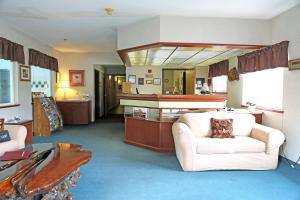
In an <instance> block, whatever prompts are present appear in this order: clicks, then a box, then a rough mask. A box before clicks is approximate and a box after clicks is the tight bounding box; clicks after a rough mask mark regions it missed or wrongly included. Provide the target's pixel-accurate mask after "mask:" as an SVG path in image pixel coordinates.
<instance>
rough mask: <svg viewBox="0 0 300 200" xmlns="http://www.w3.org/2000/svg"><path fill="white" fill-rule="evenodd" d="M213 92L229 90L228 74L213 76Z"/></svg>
mask: <svg viewBox="0 0 300 200" xmlns="http://www.w3.org/2000/svg"><path fill="white" fill-rule="evenodd" d="M212 84H213V92H227V76H217V77H213V78H212Z"/></svg>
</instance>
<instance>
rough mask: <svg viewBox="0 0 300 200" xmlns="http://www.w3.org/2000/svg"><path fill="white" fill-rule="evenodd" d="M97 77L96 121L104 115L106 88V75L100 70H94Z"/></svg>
mask: <svg viewBox="0 0 300 200" xmlns="http://www.w3.org/2000/svg"><path fill="white" fill-rule="evenodd" d="M94 76H95V79H94V80H95V82H94V84H95V87H94V88H95V119H99V118H101V117H103V115H104V104H105V98H104V87H105V78H104V73H103V72H102V71H99V70H96V69H95V70H94Z"/></svg>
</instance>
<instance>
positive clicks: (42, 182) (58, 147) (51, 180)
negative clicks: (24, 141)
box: [0, 143, 92, 200]
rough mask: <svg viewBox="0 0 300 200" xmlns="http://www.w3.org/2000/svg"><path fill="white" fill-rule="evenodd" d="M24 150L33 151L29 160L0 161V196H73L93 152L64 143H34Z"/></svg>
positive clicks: (14, 197) (42, 197)
mask: <svg viewBox="0 0 300 200" xmlns="http://www.w3.org/2000/svg"><path fill="white" fill-rule="evenodd" d="M25 149H26V150H31V151H32V154H31V156H30V158H29V159H27V160H20V161H0V199H1V200H2V199H18V200H25V199H26V200H29V199H43V200H48V199H72V195H71V194H70V192H69V189H70V188H71V187H73V186H74V185H75V184H76V183H77V181H78V179H79V177H80V172H79V168H80V166H81V165H83V164H85V163H87V162H88V161H89V160H90V159H91V157H92V153H91V152H90V151H84V150H81V145H77V144H65V143H41V144H33V145H28V146H27V147H26V148H25Z"/></svg>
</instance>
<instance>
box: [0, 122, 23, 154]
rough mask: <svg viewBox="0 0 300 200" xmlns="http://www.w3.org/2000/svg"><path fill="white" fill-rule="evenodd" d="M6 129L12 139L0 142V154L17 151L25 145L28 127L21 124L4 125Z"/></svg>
mask: <svg viewBox="0 0 300 200" xmlns="http://www.w3.org/2000/svg"><path fill="white" fill-rule="evenodd" d="M4 130H8V132H9V136H10V138H11V140H10V141H7V142H3V143H0V156H2V155H3V154H4V153H5V152H8V151H15V150H18V149H22V148H24V147H25V138H26V136H27V129H26V128H25V126H20V125H4Z"/></svg>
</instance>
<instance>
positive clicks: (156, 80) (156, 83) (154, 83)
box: [153, 78, 161, 85]
mask: <svg viewBox="0 0 300 200" xmlns="http://www.w3.org/2000/svg"><path fill="white" fill-rule="evenodd" d="M160 84H161V81H160V78H155V79H153V85H160Z"/></svg>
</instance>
